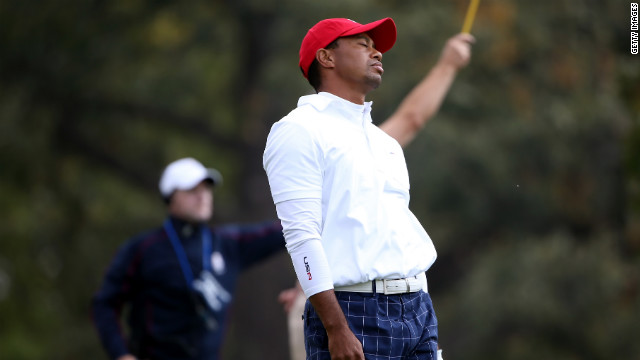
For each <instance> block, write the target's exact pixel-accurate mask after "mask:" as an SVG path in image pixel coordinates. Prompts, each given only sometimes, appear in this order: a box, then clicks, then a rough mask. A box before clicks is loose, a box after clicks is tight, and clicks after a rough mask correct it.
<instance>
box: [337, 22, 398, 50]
mask: <svg viewBox="0 0 640 360" xmlns="http://www.w3.org/2000/svg"><path fill="white" fill-rule="evenodd" d="M362 33H367V34H369V36H370V37H371V39H372V40H373V42H374V44H375V46H376V49H377V50H378V51H380V52H381V53H384V52H387V51H389V50H390V49H391V48H392V47H393V45H394V44H395V43H396V38H397V30H396V24H395V22H393V19H391V18H384V19H380V20H378V21H374V22H371V23H368V24H364V25H362V26H357V27H355V28H353V29H351V30H348V31H346V32H345V33H343V34H342V35H340V37H344V36H352V35H357V34H362Z"/></svg>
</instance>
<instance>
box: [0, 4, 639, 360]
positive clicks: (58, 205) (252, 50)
mask: <svg viewBox="0 0 640 360" xmlns="http://www.w3.org/2000/svg"><path fill="white" fill-rule="evenodd" d="M467 5H468V0H455V1H414V0H402V1H380V0H377V1H376V0H370V1H364V0H351V1H344V0H323V1H311V0H278V1H276V0H233V1H216V0H208V1H200V0H193V1H143V0H110V1H98V0H95V1H77V0H55V1H53V0H41V1H18V0H5V1H2V2H1V3H0V174H1V177H0V212H1V213H0V221H1V226H0V358H2V359H27V360H28V359H106V355H105V353H104V352H103V350H102V348H101V347H100V345H99V343H98V340H97V336H96V333H95V331H94V329H93V327H92V325H91V319H90V316H89V310H88V307H89V300H90V297H91V295H92V294H93V292H94V291H95V290H96V289H97V287H98V286H99V284H100V282H101V277H102V275H103V271H104V270H105V267H106V266H107V265H108V263H109V261H110V259H111V257H112V255H113V254H114V252H115V250H116V248H117V247H118V246H119V245H120V244H121V243H122V242H124V241H125V240H126V239H127V238H129V237H130V236H132V235H133V234H135V233H138V232H140V231H142V230H145V229H147V228H149V227H155V226H158V225H159V224H160V222H161V221H162V219H163V218H164V216H165V209H164V206H163V203H162V202H161V200H160V197H159V195H158V190H157V181H158V178H159V175H160V172H161V171H162V168H163V167H164V166H165V165H166V164H167V163H169V162H170V161H173V160H175V159H177V158H180V157H185V156H193V157H196V158H197V159H199V160H201V161H202V162H203V163H205V164H206V165H209V166H213V167H216V168H218V169H219V170H220V171H221V172H222V173H223V174H224V176H225V185H224V186H223V187H221V188H219V189H217V190H216V193H215V198H216V199H215V201H216V210H215V211H216V213H215V218H214V223H228V222H251V221H260V220H265V219H275V217H276V215H275V209H274V206H273V204H272V202H271V197H270V194H269V188H268V183H267V179H266V175H265V173H264V171H263V169H262V151H263V149H264V145H265V141H266V136H267V133H268V131H269V128H270V126H271V124H273V123H274V122H275V121H277V120H279V119H280V118H281V117H282V116H283V115H285V114H286V113H288V112H289V111H290V110H291V109H293V108H294V107H295V105H296V102H297V99H298V97H299V96H301V95H305V94H308V93H311V91H312V90H311V87H310V86H309V85H308V84H307V83H306V81H305V80H304V78H303V77H302V76H301V74H300V71H299V69H298V67H297V60H298V57H297V56H298V55H297V54H298V49H299V44H300V41H301V39H302V37H303V35H304V33H305V32H306V30H307V29H308V28H309V27H311V26H312V25H313V24H315V23H316V22H317V21H318V20H320V19H322V18H326V17H347V18H352V19H354V20H356V21H359V22H361V23H364V22H370V21H373V20H377V19H379V18H382V17H386V16H390V17H393V18H394V20H395V21H396V23H397V26H398V34H399V36H398V41H397V43H396V46H395V47H394V49H393V50H392V51H391V52H389V53H387V54H385V56H384V64H385V79H384V81H383V85H382V86H381V87H380V88H379V89H378V90H376V91H375V92H373V93H371V94H370V97H369V100H373V102H374V108H373V109H374V110H373V117H374V120H375V122H377V123H380V122H382V121H383V120H384V119H385V118H386V117H388V116H389V115H390V114H391V113H392V112H393V111H394V109H395V107H396V106H397V105H398V104H399V102H400V100H401V99H402V98H403V96H404V95H405V94H406V93H407V92H408V91H409V90H410V89H411V87H412V86H413V85H415V84H416V83H417V82H418V81H419V80H420V79H421V78H422V77H423V76H424V75H425V74H426V73H427V71H428V70H429V69H430V68H431V66H432V65H433V64H434V63H435V62H436V60H437V59H438V56H439V53H440V50H441V48H442V46H443V45H444V43H445V41H446V39H447V38H449V37H450V36H452V35H454V34H456V33H457V32H459V31H460V28H461V26H462V22H463V18H464V14H465V11H466V8H467ZM629 24H630V3H629V2H625V1H597V0H571V1H569V0H558V1H548V2H534V1H526V0H514V1H507V0H484V1H482V2H481V3H480V7H479V10H478V13H477V16H476V21H475V23H474V26H473V30H472V33H473V34H474V35H475V36H476V38H477V43H476V45H475V46H474V48H473V58H472V61H471V64H470V65H469V66H468V67H467V68H466V69H464V70H463V71H462V72H461V73H460V74H459V76H458V78H457V79H456V81H455V83H454V85H453V87H452V89H451V92H450V93H449V95H448V97H447V98H446V100H445V102H444V105H443V107H442V109H441V111H440V112H439V114H438V115H437V116H436V117H435V118H434V119H433V121H432V122H430V123H429V124H428V125H427V127H426V128H425V129H424V130H423V131H422V133H421V134H420V135H419V136H418V138H417V139H416V140H415V141H414V142H413V143H412V144H411V145H410V146H409V147H408V148H407V149H406V158H407V163H408V168H409V173H410V176H411V183H412V202H411V208H412V210H413V211H414V213H415V214H416V216H417V217H418V218H419V219H420V221H421V222H422V224H423V225H424V226H425V228H426V229H427V231H428V232H429V234H430V235H431V237H432V239H433V240H434V243H435V245H436V248H437V249H438V252H439V258H438V260H437V262H436V264H435V265H434V266H433V267H432V268H431V269H430V270H429V273H428V277H429V281H430V289H429V290H430V293H431V294H432V297H433V299H434V303H435V307H436V311H437V314H438V317H439V323H440V344H441V346H442V347H443V348H444V355H445V358H446V359H448V360H454V359H458V360H460V359H464V360H470V359H479V360H480V359H491V360H498V359H519V360H522V359H640V341H638V334H640V325H639V324H640V56H633V55H631V54H630V45H629V44H630V31H629V29H630V27H629ZM294 281H295V276H294V273H293V269H292V267H291V263H290V260H289V257H288V255H287V254H286V253H284V252H283V253H282V254H281V255H279V256H277V257H275V258H272V259H271V260H269V261H267V262H265V263H263V264H261V265H259V266H258V267H256V268H254V269H252V270H251V271H250V272H248V273H246V274H244V275H243V277H242V278H241V279H240V284H239V292H238V293H237V294H236V303H235V306H234V309H233V318H232V324H231V331H230V333H228V335H227V337H226V345H225V350H224V354H225V359H268V360H270V359H287V357H288V345H287V329H286V318H285V314H284V312H283V310H282V309H281V306H280V305H279V304H278V303H277V300H276V297H277V294H278V292H279V291H280V290H282V289H284V288H287V287H290V286H291V285H293V284H294Z"/></svg>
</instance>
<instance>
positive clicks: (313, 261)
mask: <svg viewBox="0 0 640 360" xmlns="http://www.w3.org/2000/svg"><path fill="white" fill-rule="evenodd" d="M276 210H277V212H278V217H279V218H280V220H281V222H282V227H283V232H284V238H285V241H286V243H287V251H288V252H289V255H291V261H292V263H293V267H294V269H295V271H296V275H297V277H298V281H299V282H300V285H301V286H302V290H303V291H304V294H305V296H307V297H309V296H312V295H314V294H317V293H319V292H322V291H325V290H330V289H333V278H332V275H331V270H330V268H329V263H328V261H327V256H326V254H325V252H324V247H323V246H322V241H321V235H320V224H321V221H322V204H321V200H320V199H299V200H290V201H284V202H280V203H277V204H276Z"/></svg>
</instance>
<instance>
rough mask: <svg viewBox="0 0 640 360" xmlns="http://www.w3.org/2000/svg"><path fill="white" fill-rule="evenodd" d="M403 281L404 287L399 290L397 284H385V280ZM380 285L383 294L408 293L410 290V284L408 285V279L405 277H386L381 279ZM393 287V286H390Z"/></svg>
mask: <svg viewBox="0 0 640 360" xmlns="http://www.w3.org/2000/svg"><path fill="white" fill-rule="evenodd" d="M402 280H404V281H405V286H406V287H405V289H404V290H401V289H400V287H399V286H391V285H387V281H389V282H391V281H396V282H397V281H402ZM382 287H383V288H384V291H383V292H384V294H385V295H395V294H404V293H408V292H410V289H411V286H410V285H409V279H407V278H405V279H391V280H387V279H382ZM390 287H393V288H390Z"/></svg>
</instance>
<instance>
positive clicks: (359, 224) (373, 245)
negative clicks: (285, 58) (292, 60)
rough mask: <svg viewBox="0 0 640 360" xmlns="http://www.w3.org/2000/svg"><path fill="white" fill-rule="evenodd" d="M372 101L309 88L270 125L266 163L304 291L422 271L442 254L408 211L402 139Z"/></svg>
mask: <svg viewBox="0 0 640 360" xmlns="http://www.w3.org/2000/svg"><path fill="white" fill-rule="evenodd" d="M370 111H371V103H365V104H364V105H358V104H354V103H351V102H349V101H347V100H344V99H342V98H339V97H337V96H335V95H332V94H329V93H320V94H315V95H309V96H303V97H301V98H300V100H299V101H298V107H297V108H296V109H294V110H293V111H292V112H291V113H289V114H288V115H287V116H285V117H284V118H283V119H281V120H280V121H278V122H277V123H275V124H274V125H273V127H272V128H271V132H270V133H269V137H268V139H267V145H266V149H265V152H264V158H263V165H264V168H265V170H266V172H267V176H268V178H269V185H270V187H271V194H272V196H273V200H274V203H275V204H276V209H277V211H278V217H279V218H280V219H281V221H282V225H283V228H284V235H285V240H286V242H287V249H288V251H289V253H290V255H291V258H292V261H293V265H294V268H295V270H296V273H297V276H298V279H299V281H300V284H301V285H302V288H303V290H304V291H305V295H306V296H307V297H308V296H311V295H313V294H315V293H318V292H321V291H324V290H328V289H332V288H333V287H334V286H344V285H351V284H356V283H360V282H364V281H368V280H373V279H393V278H402V277H409V276H414V275H417V274H418V273H420V272H424V271H426V270H427V269H428V268H429V267H430V266H431V265H432V264H433V262H434V261H435V259H436V251H435V248H434V246H433V243H432V241H431V239H430V238H429V235H428V234H427V233H426V231H425V230H424V228H423V227H422V225H420V223H419V221H418V220H417V219H416V217H415V216H414V215H413V213H412V212H411V211H410V210H409V176H408V172H407V167H406V163H405V159H404V154H403V152H402V148H401V147H400V145H399V144H398V143H397V142H396V141H395V140H394V139H393V138H391V137H390V136H389V135H387V134H386V133H384V132H383V131H382V130H380V129H379V128H378V127H377V126H375V125H374V124H373V123H372V122H371V115H370Z"/></svg>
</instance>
